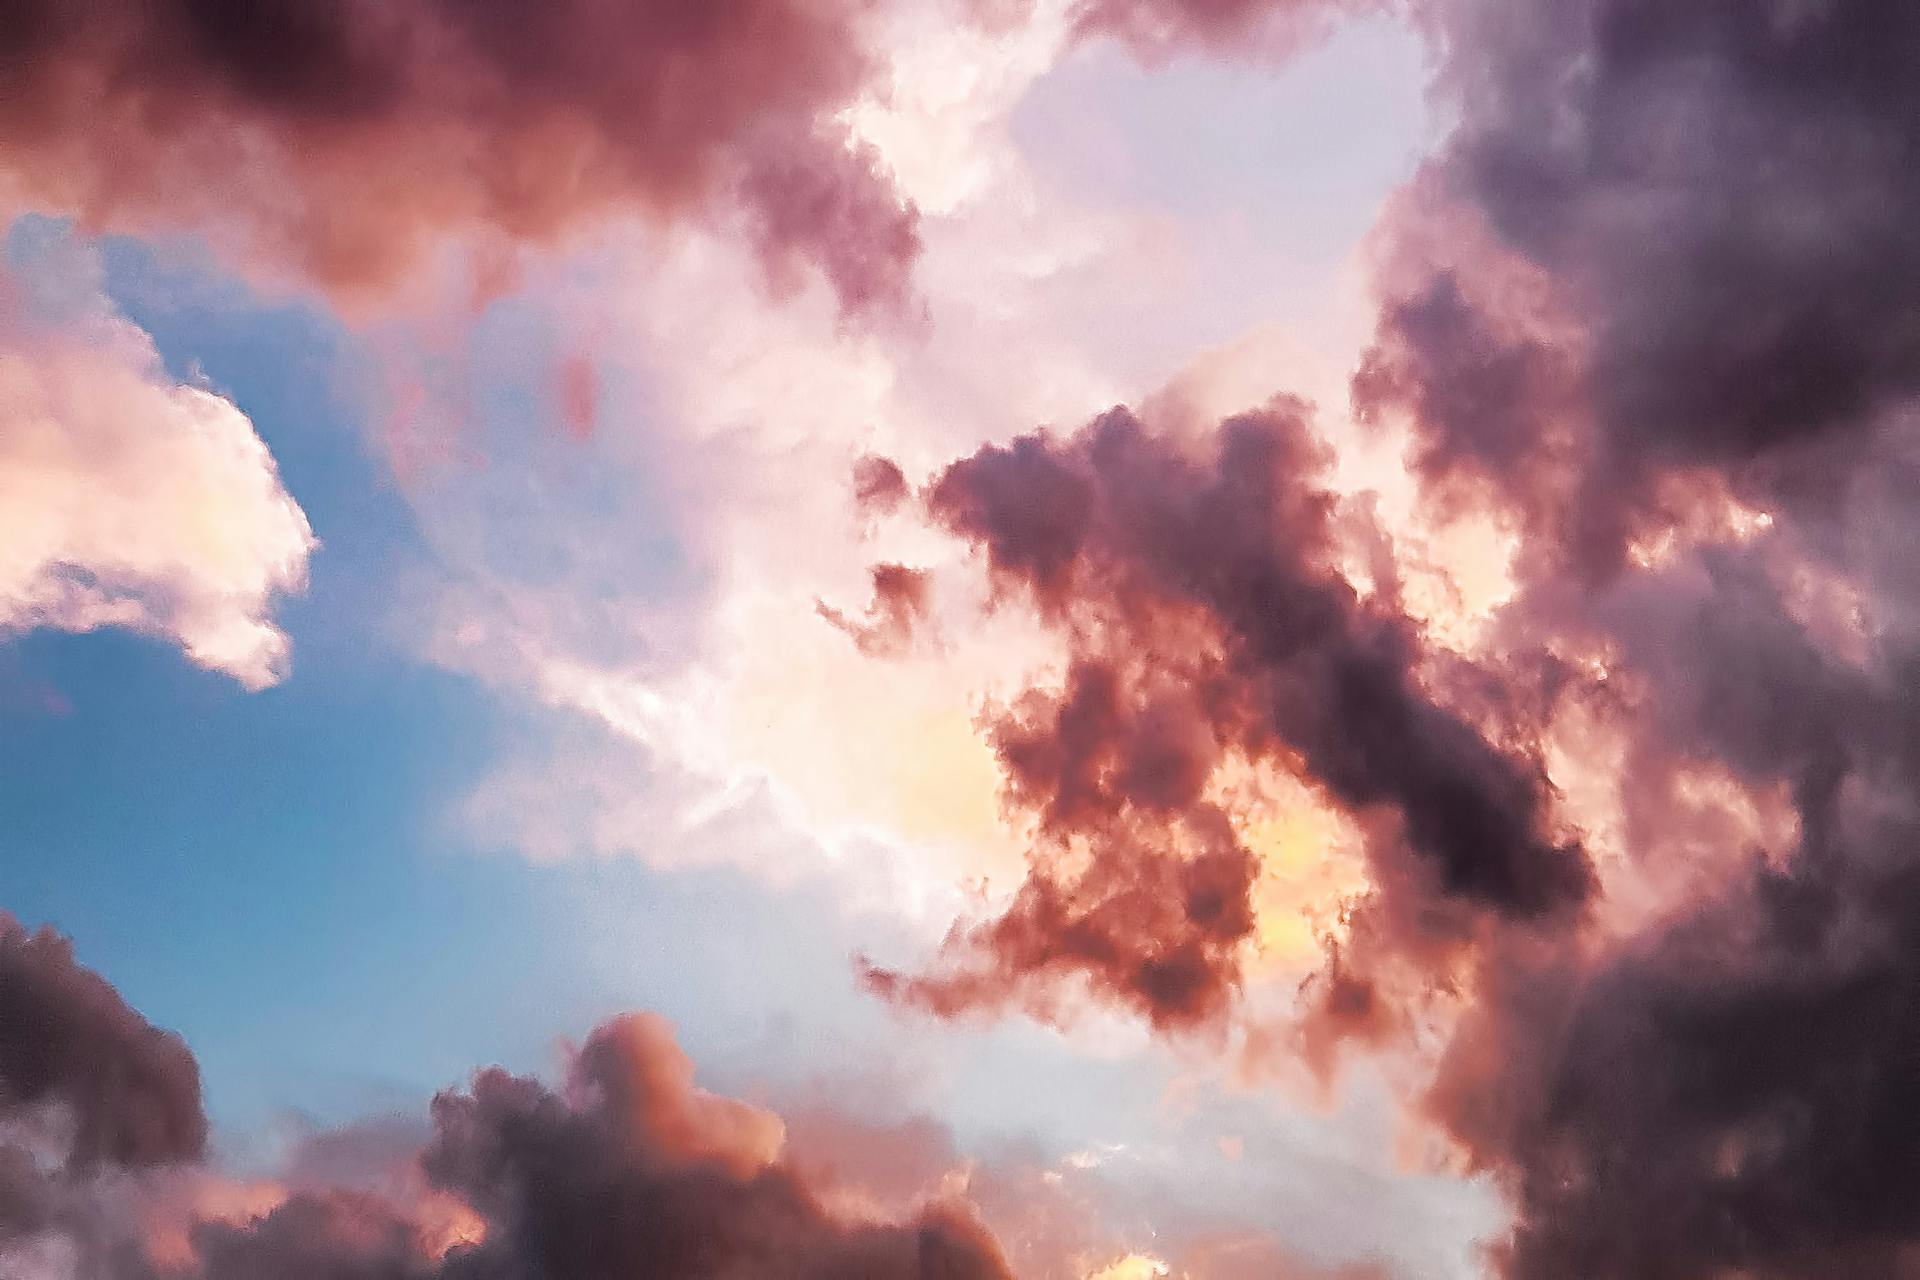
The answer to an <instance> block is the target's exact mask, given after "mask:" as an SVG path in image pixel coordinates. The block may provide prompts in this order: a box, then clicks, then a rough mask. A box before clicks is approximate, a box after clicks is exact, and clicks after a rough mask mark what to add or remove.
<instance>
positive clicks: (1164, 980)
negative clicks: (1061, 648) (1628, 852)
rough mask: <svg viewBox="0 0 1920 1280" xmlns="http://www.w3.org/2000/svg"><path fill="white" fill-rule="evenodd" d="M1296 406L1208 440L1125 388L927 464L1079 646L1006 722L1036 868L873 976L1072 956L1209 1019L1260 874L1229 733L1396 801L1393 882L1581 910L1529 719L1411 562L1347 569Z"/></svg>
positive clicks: (951, 980) (927, 992)
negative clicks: (1472, 651)
mask: <svg viewBox="0 0 1920 1280" xmlns="http://www.w3.org/2000/svg"><path fill="white" fill-rule="evenodd" d="M1305 414H1306V408H1305V406H1303V405H1301V404H1299V403H1298V402H1289V401H1277V402H1275V404H1273V405H1272V406H1271V407H1269V408H1267V409H1265V410H1262V411H1258V412H1254V413H1249V414H1246V415H1243V416H1241V417H1238V418H1234V419H1231V420H1229V421H1227V422H1225V423H1223V424H1221V426H1220V427H1219V429H1218V431H1217V432H1216V433H1215V434H1214V435H1213V437H1212V438H1211V439H1210V440H1208V441H1207V443H1206V444H1205V445H1204V446H1203V447H1202V448H1201V449H1200V450H1198V451H1195V450H1189V449H1183V448H1182V447H1181V446H1180V445H1179V444H1178V443H1176V442H1174V441H1171V440H1168V439H1166V438H1162V437H1157V436H1155V435H1154V434H1153V433H1151V432H1150V431H1149V430H1148V429H1147V428H1146V427H1145V426H1144V425H1143V424H1142V423H1141V421H1140V420H1139V419H1138V418H1136V417H1135V416H1134V415H1133V414H1131V413H1129V412H1127V411H1126V410H1123V409H1116V410H1114V411H1112V412H1110V413H1108V414H1107V415H1105V416H1103V417H1102V418H1100V419H1098V420H1096V421H1095V422H1094V423H1093V424H1091V425H1090V426H1088V427H1087V428H1086V429H1085V430H1083V431H1082V432H1080V433H1078V434H1076V435H1075V436H1073V437H1071V438H1068V439H1055V438H1053V437H1050V436H1047V435H1045V434H1037V435H1031V436H1025V437H1021V438H1020V439H1018V440H1016V441H1014V442H1013V443H1012V444H1011V445H1008V446H1004V447H1001V446H989V447H987V448H984V449H982V450H981V451H979V452H978V453H976V454H974V455H973V456H972V457H971V458H967V459H965V460H963V461H961V462H958V463H955V464H954V465H953V466H951V467H950V468H948V469H947V470H946V471H945V472H944V473H942V474H941V475H940V476H939V477H938V478H937V479H936V480H935V481H934V483H933V484H932V486H931V488H930V491H929V497H928V504H929V508H930V511H931V514H932V515H933V517H934V518H935V519H936V520H938V521H939V522H941V523H942V524H944V525H945V526H946V527H947V528H949V529H951V530H952V531H953V532H955V533H957V534H958V535H960V536H961V537H962V538H965V539H966V540H968V541H969V542H971V543H972V544H973V545H974V546H976V547H977V548H979V549H980V550H981V551H982V552H984V554H985V559H986V564H987V567H988V571H989V573H990V575H991V576H992V578H993V580H994V581H995V582H996V583H997V584H998V585H999V587H1000V588H1001V589H1002V590H1003V591H1005V592H1009V593H1020V594H1022V595H1024V596H1026V597H1028V598H1029V599H1030V600H1031V602H1032V603H1033V604H1034V606H1035V607H1036V608H1037V609H1038V610H1039V612H1040V614H1041V615H1042V617H1043V618H1045V619H1047V620H1048V622H1049V623H1050V625H1051V626H1053V627H1054V628H1056V629H1057V630H1059V631H1060V632H1061V633H1062V634H1064V635H1065V636H1066V637H1068V641H1069V645H1070V647H1071V650H1072V662H1071V666H1070V667H1069V670H1068V672H1067V676H1066V681H1065V685H1064V687H1063V688H1061V689H1059V690H1046V689H1034V690H1031V691H1029V692H1028V693H1027V694H1025V695H1023V696H1022V697H1021V698H1019V699H1018V700H1016V701H1015V702H1014V704H1013V705H1012V706H1010V707H1008V708H1007V709H1006V711H1005V712H1004V713H1003V714H1002V715H1001V716H999V717H998V718H997V719H996V720H995V721H994V723H993V724H992V726H991V730H990V736H991V740H992V742H993V745H994V748H995V751H996V753H997V755H998V757H999V760H1000V763H1001V766H1002V769H1003V771H1004V775H1005V778H1006V788H1007V798H1008V800H1009V801H1010V802H1011V803H1012V804H1013V805H1014V806H1015V807H1016V808H1017V809H1019V810H1022V811H1025V812H1030V813H1032V814H1033V815H1034V817H1035V821H1036V829H1037V832H1038V835H1039V843H1038V844H1037V846H1036V848H1035V850H1034V851H1033V853H1032V855H1031V859H1030V864H1031V865H1030V871H1029V874H1028V877H1027V880H1026V882H1025V884H1023V885H1022V886H1021V888H1020V889H1019V891H1018V892H1017V893H1016V894H1015V896H1014V898H1013V900H1012V902H1011V903H1010V904H1009V905H1008V906H1007V907H1006V909H1005V910H1004V911H1003V912H1002V913H1001V914H1000V915H998V916H996V917H995V918H993V919H992V920H990V921H987V922H984V923H981V924H978V925H972V926H968V927H965V928H962V929H959V930H956V932H955V933H954V935H953V936H952V937H951V938H950V940H949V943H948V946H947V948H946V951H945V952H944V954H943V956H942V958H941V961H940V962H939V967H938V968H937V969H936V971H935V972H934V973H932V974H929V975H927V976H924V977H918V978H903V977H901V976H899V975H897V974H892V973H888V972H884V971H878V970H874V971H872V972H870V973H869V981H870V983H871V984H872V985H873V986H874V987H875V988H876V989H878V990H880V991H881V992H883V993H885V994H888V995H892V996H896V997H901V998H905V999H908V1000H910V1001H912V1002H914V1003H917V1004H920V1005H924V1006H926V1007H929V1008H931V1009H934V1010H936V1011H938V1012H942V1013H951V1012H956V1011H959V1010H962V1009H965V1008H968V1007H971V1006H975V1005H979V1004H991V1003H994V1002H997V1001H1000V1000H1004V999H1006V998H1007V997H1008V996H1010V995H1013V994H1018V993H1022V992H1023V991H1025V990H1027V989H1029V988H1030V987H1031V984H1032V983H1033V982H1034V981H1035V980H1041V981H1042V982H1044V981H1045V980H1048V979H1059V978H1068V977H1082V978H1086V979H1087V980H1089V981H1090V982H1091V983H1092V985H1093V986H1094V988H1095V989H1096V990H1097V991H1099V992H1100V993H1102V994H1105V995H1107V996H1111V997H1114V998H1117V999H1119V1000H1121V1001H1123V1002H1125V1003H1128V1004H1130V1005H1133V1006H1134V1007H1136V1008H1138V1009H1140V1010H1141V1011H1142V1012H1143V1013H1145V1014H1146V1015H1147V1016H1148V1017H1149V1018H1150V1019H1151V1020H1152V1021H1153V1022H1154V1023H1156V1024H1157V1025H1161V1026H1167V1027H1179V1026H1188V1025H1193V1024H1195V1023H1201V1022H1206V1021H1210V1020H1215V1019H1217V1017H1218V1015H1219V1014H1220V1013H1221V1012H1222V1011H1223V1009H1224V1008H1225V1007H1226V1005H1227V1003H1228V1002H1229V1001H1230V999H1231V997H1232V994H1233V992H1234V989H1235V987H1236V986H1237V984H1238V981H1239V976H1240V966H1241V963H1242V960H1243V949H1244V947H1245V945H1246V944H1247V943H1248V941H1249V940H1250V938H1251V937H1252V934H1253V930H1254V923H1255V919H1254V911H1253V904H1252V891H1253V886H1254V882H1255V879H1256V876H1257V874H1258V860H1257V858H1256V856H1255V855H1254V854H1253V853H1252V852H1251V851H1250V850H1249V849H1248V848H1247V847H1246V845H1245V844H1244V842H1243V840H1242V839H1241V835H1240V832H1239V830H1238V828H1237V826H1236V824H1235V823H1234V822H1233V821H1232V815H1231V814H1230V813H1229V812H1228V810H1227V809H1226V808H1224V807H1223V806H1222V805H1221V804H1220V803H1219V802H1218V800H1217V799H1216V798H1215V797H1214V795H1213V794H1212V792H1211V790H1210V784H1211V783H1213V782H1214V780H1215V777H1216V775H1217V774H1218V773H1220V772H1221V771H1222V769H1223V766H1224V765H1225V764H1226V762H1228V761H1229V760H1231V759H1238V760H1241V761H1256V762H1282V763H1285V764H1286V765H1288V766H1289V767H1297V768H1298V769H1299V771H1300V774H1301V776H1302V777H1303V778H1304V779H1305V780H1307V781H1308V782H1309V783H1310V784H1311V785H1313V786H1314V787H1317V788H1319V789H1320V790H1321V791H1323V792H1324V793H1325V794H1326V795H1327V797H1329V798H1330V799H1331V800H1332V801H1333V802H1334V803H1335V804H1337V805H1339V806H1341V807H1343V808H1346V809H1348V810H1350V811H1351V812H1353V813H1354V814H1355V815H1357V816H1377V815H1381V814H1384V815H1387V816H1388V818H1389V823H1390V825H1391V826H1393V827H1394V828H1396V830H1395V831H1394V832H1393V833H1392V834H1386V835H1383V836H1382V838H1381V839H1379V840H1377V841H1376V842H1375V849H1374V853H1375V859H1374V861H1375V868H1376V872H1375V874H1376V881H1377V883H1378V884H1379V885H1380V887H1381V890H1382V893H1383V894H1384V895H1385V896H1386V897H1387V898H1389V899H1390V900H1392V901H1394V902H1395V903H1396V904H1397V905H1398V906H1400V907H1402V908H1404V918H1408V919H1411V918H1413V917H1414V916H1416V915H1420V914H1422V912H1421V911H1417V910H1414V909H1413V908H1412V907H1411V906H1410V904H1411V903H1416V902H1419V903H1425V902H1428V901H1429V900H1431V901H1432V902H1436V903H1439V904H1445V905H1450V906H1454V907H1458V908H1461V909H1464V911H1466V912H1467V913H1469V914H1472V913H1478V912H1487V913H1491V914H1492V915H1493V916H1495V917H1499V918H1503V919H1513V920H1522V921H1527V920H1536V919H1542V918H1550V917H1555V916H1560V917H1565V918H1568V919H1571V918H1574V917H1576V916H1577V915H1578V913H1579V911H1580V909H1581V906H1582V903H1583V901H1584V899H1585V897H1586V895H1587V893H1588V891H1589V889H1590V887H1591V883H1592V880H1591V871H1590V869H1589V867H1588V864H1587V860H1586V856H1585V854H1584V852H1583V851H1582V850H1581V848H1580V847H1579V845H1578V843H1577V842H1575V841H1572V840H1570V839H1564V838H1562V837H1561V836H1560V835H1558V834H1556V832H1555V831H1554V830H1553V824H1552V821H1551V816H1550V814H1549V812H1548V806H1547V784H1546V780H1545V777H1544V773H1543V770H1542V769H1541V767H1540V765H1539V764H1538V762H1537V761H1536V760H1534V759H1533V758H1531V757H1530V756H1529V754H1528V752H1527V750H1526V744H1524V743H1517V744H1508V743H1503V742H1498V741H1492V740H1489V738H1488V737H1486V736H1485V735H1484V734H1483V732H1482V731H1481V730H1480V729H1479V728H1478V727H1476V726H1475V725H1474V724H1472V723H1470V722H1469V721H1468V720H1466V719H1465V718H1463V717H1462V716H1461V715H1460V714H1459V713H1457V712H1456V711H1454V710H1452V709H1450V708H1449V707H1448V706H1446V705H1445V704H1444V703H1443V702H1441V701H1440V700H1438V699H1436V697H1435V696H1434V695H1433V694H1432V693H1431V692H1429V690H1428V689H1427V687H1426V686H1425V684H1424V683H1423V678H1424V677H1423V673H1422V672H1421V670H1420V667H1421V660H1422V656H1423V654H1422V639H1421V636H1420V634H1419V631H1418V629H1417V627H1416V626H1415V625H1414V623H1413V622H1412V620H1411V619H1410V618H1408V617H1407V616H1406V614H1405V613H1403V612H1402V611H1401V609H1400V607H1399V605H1398V602H1397V590H1396V587H1395V584H1394V583H1393V582H1392V581H1385V582H1379V583H1376V584H1375V587H1374V590H1373V592H1372V593H1371V594H1370V595H1368V596H1364V597H1363V596H1362V595H1361V594H1360V592H1359V591H1358V590H1357V589H1356V588H1355V587H1354V586H1353V584H1352V583H1351V582H1350V581H1349V580H1348V578H1347V577H1346V576H1345V575H1344V574H1343V572H1342V570H1341V568H1340V563H1339V562H1340V559H1341V556H1342V554H1343V551H1344V549H1345V547H1346V544H1347V542H1348V539H1347V538H1346V537H1345V536H1344V533H1345V531H1346V530H1347V529H1349V528H1351V527H1353V526H1354V525H1355V521H1356V520H1358V519H1359V516H1358V515H1357V514H1356V513H1355V512H1353V511H1351V510H1346V509H1344V508H1343V507H1342V505H1341V504H1340V503H1339V502H1338V501H1337V499H1336V498H1335V496H1334V495H1333V494H1332V493H1331V492H1329V491H1328V490H1327V489H1326V488H1325V487H1324V485H1323V482H1322V480H1321V477H1320V472H1321V471H1322V469H1323V467H1324V465H1325V462H1326V458H1325V456H1324V450H1323V449H1322V447H1321V446H1320V445H1318V444H1317V443H1315V441H1314V440H1313V438H1312V437H1311V436H1310V434H1309V432H1308V429H1307V425H1306V421H1305ZM1361 523H1364V521H1361ZM1424 914H1426V915H1429V916H1431V915H1432V914H1433V912H1431V911H1427V912H1425V913H1424ZM1453 927H1460V926H1453Z"/></svg>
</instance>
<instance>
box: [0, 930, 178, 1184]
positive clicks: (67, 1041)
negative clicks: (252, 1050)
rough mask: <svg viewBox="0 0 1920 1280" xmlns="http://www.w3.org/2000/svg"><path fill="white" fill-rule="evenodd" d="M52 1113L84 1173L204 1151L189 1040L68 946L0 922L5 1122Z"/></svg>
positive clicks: (45, 933) (0, 1096)
mask: <svg viewBox="0 0 1920 1280" xmlns="http://www.w3.org/2000/svg"><path fill="white" fill-rule="evenodd" d="M47 1105H52V1106H57V1107H58V1108H60V1109H61V1113H62V1114H61V1117H60V1119H61V1120H62V1121H63V1122H64V1125H70V1127H71V1134H70V1136H69V1137H68V1139H67V1141H66V1143H65V1146H66V1151H65V1154H64V1161H65V1163H66V1165H67V1166H68V1167H69V1168H70V1169H72V1170H74V1171H76V1172H86V1171H89V1170H91V1169H93V1168H95V1167H97V1166H101V1165H120V1166H134V1167H137V1166H142V1165H155V1164H162V1163H166V1162H169V1161H178V1160H192V1159H196V1158H198V1157H199V1156H200V1154H201V1152H202V1150H203V1148H204V1147H205V1145H206V1139H207V1118H206V1115H205V1113H204V1112H203V1111H202V1110H201V1108H200V1070H199V1067H198V1065H197V1064H196V1063H195V1062H194V1059H193V1054H192V1053H191V1052H190V1051H189V1050H188V1049H187V1046H186V1045H185V1044H184V1043H183V1042H182V1041H181V1040H180V1038H179V1037H178V1036H175V1035H172V1034H170V1033H168V1032H165V1031H162V1030H160V1029H159V1028H158V1027H155V1026H153V1025H152V1024H151V1023H149V1022H148V1021H147V1020H146V1019H145V1018H142V1017H141V1016H140V1015H139V1014H138V1013H136V1012H134V1010H132V1009H131V1008H129V1007H128V1006H127V1003H126V1001H124V1000H122V999H121V998H120V993H119V992H117V991H115V990H114V989H113V987H112V986H111V985H109V984H108V983H107V982H106V980H105V979H103V978H101V977H100V976H99V975H98V974H96V973H93V972H91V971H90V970H87V969H84V968H81V967H80V965H79V964H78V963H76V962H75V960H74V958H73V948H72V946H71V944H69V943H68V941H67V940H66V939H65V938H62V937H60V936H59V935H58V934H56V933H54V932H53V931H52V930H50V929H41V930H38V931H36V932H32V933H29V932H28V931H27V930H26V929H25V928H23V927H22V926H21V925H20V923H19V922H18V921H17V920H15V919H14V918H13V917H12V916H9V915H6V914H5V913H0V1120H6V1119H11V1118H14V1117H17V1116H20V1115H22V1114H23V1113H26V1112H28V1111H30V1110H31V1109H34V1108H38V1107H42V1106H47Z"/></svg>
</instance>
